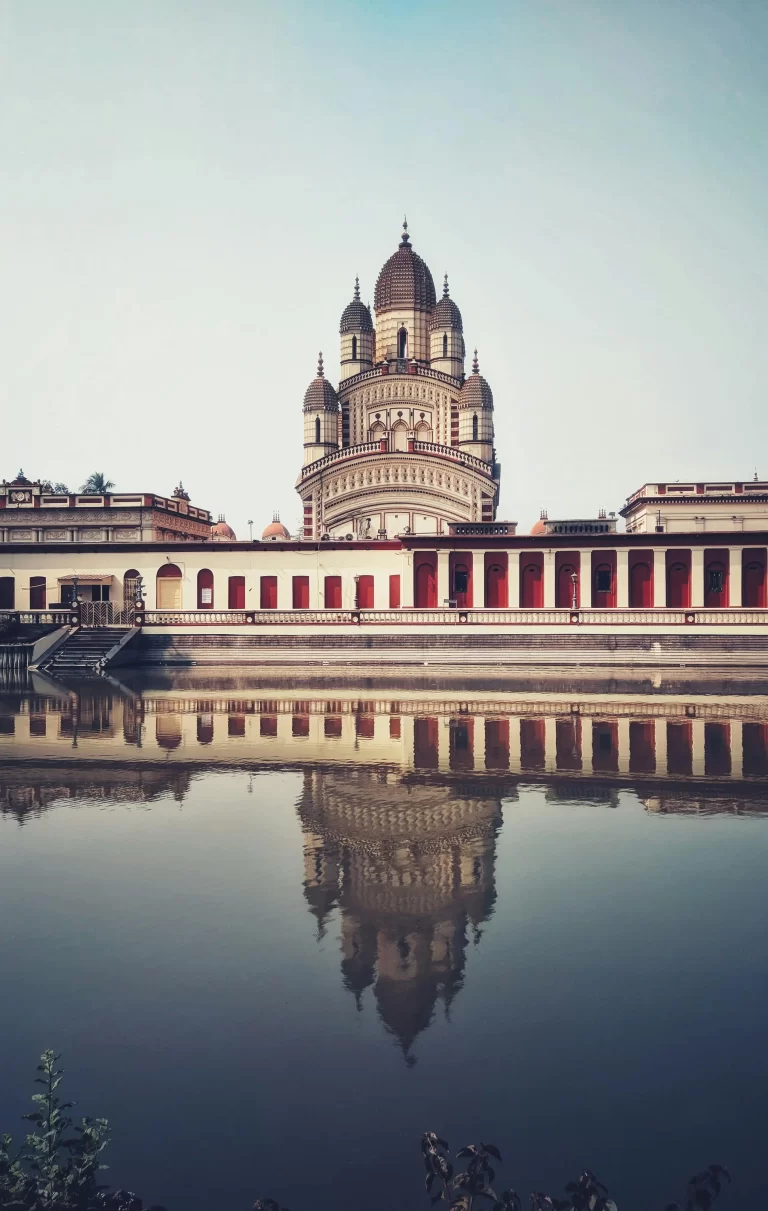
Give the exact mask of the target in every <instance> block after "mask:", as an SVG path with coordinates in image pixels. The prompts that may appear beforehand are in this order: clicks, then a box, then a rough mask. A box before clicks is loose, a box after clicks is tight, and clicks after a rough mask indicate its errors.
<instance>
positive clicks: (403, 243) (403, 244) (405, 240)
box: [401, 215, 411, 248]
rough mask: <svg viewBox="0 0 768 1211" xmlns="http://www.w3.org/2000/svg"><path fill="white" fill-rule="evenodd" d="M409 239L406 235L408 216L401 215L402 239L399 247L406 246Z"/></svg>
mask: <svg viewBox="0 0 768 1211" xmlns="http://www.w3.org/2000/svg"><path fill="white" fill-rule="evenodd" d="M410 239H411V237H410V236H409V235H408V216H407V215H403V236H402V241H401V247H403V248H407V247H408V244H409V242H410Z"/></svg>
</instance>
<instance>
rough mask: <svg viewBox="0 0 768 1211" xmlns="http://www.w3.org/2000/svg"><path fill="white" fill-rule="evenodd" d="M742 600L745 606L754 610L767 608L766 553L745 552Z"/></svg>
mask: <svg viewBox="0 0 768 1211" xmlns="http://www.w3.org/2000/svg"><path fill="white" fill-rule="evenodd" d="M741 600H742V603H743V604H744V605H745V606H751V608H752V609H754V610H763V609H765V603H766V594H765V554H764V553H763V554H762V556H761V555H758V553H757V552H756V551H745V552H744V573H743V579H742V587H741Z"/></svg>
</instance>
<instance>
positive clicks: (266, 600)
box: [259, 576, 277, 610]
mask: <svg viewBox="0 0 768 1211" xmlns="http://www.w3.org/2000/svg"><path fill="white" fill-rule="evenodd" d="M259 608H260V609H262V610H276V609H277V577H276V576H262V578H261V582H260V585H259Z"/></svg>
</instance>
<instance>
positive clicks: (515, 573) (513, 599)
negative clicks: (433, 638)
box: [507, 551, 520, 739]
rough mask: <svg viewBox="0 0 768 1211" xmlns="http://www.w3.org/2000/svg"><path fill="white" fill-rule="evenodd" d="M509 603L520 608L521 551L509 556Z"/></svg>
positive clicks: (511, 553)
mask: <svg viewBox="0 0 768 1211" xmlns="http://www.w3.org/2000/svg"><path fill="white" fill-rule="evenodd" d="M507 601H508V602H509V608H510V609H511V610H517V609H519V608H520V552H519V551H510V552H509V554H508V556H507ZM518 730H519V729H518ZM518 739H519V736H518Z"/></svg>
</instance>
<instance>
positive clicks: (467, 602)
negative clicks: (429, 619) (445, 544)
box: [448, 551, 472, 610]
mask: <svg viewBox="0 0 768 1211" xmlns="http://www.w3.org/2000/svg"><path fill="white" fill-rule="evenodd" d="M448 574H449V577H450V589H449V592H450V595H451V597H452V598H453V600H454V601H455V602H456V605H457V606H458V607H459V609H461V610H466V609H469V608H470V607H471V605H472V556H471V555H469V556H466V555H463V554H460V553H457V552H453V551H452V552H451V554H450V556H449V561H448Z"/></svg>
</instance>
